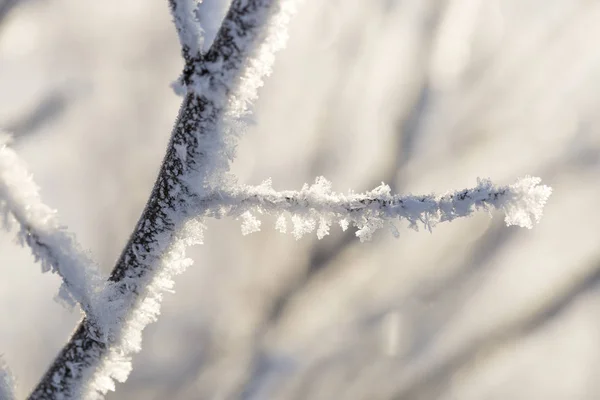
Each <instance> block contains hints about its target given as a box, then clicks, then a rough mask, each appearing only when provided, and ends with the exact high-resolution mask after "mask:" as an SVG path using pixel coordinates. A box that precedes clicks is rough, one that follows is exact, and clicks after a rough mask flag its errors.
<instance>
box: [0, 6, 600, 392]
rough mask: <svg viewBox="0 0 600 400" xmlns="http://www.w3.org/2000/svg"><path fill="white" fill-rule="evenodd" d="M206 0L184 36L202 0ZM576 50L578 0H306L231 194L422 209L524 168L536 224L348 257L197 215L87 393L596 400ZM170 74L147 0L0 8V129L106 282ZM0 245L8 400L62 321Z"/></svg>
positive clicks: (154, 157) (594, 179)
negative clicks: (153, 299) (126, 349)
mask: <svg viewBox="0 0 600 400" xmlns="http://www.w3.org/2000/svg"><path fill="white" fill-rule="evenodd" d="M206 1H207V8H206V9H207V10H210V13H208V14H206V15H205V16H203V18H204V19H205V23H207V24H208V25H207V29H209V30H210V24H215V25H217V24H218V23H219V20H218V18H219V9H220V7H219V2H220V1H221V0H212V1H209V0H206ZM598 37H600V3H599V2H596V1H589V0H403V1H400V0H326V1H323V0H306V2H305V4H304V6H302V8H301V9H300V12H299V13H298V15H297V17H296V19H295V20H294V21H293V24H292V26H291V29H290V41H289V46H288V48H287V49H286V50H285V51H284V52H283V53H281V54H280V56H279V58H278V60H277V62H276V64H275V72H274V75H273V76H272V77H271V78H270V79H268V80H267V82H266V85H265V87H264V88H263V89H262V91H261V93H260V95H261V98H260V100H259V102H258V104H257V106H256V112H255V120H256V124H255V125H254V126H253V127H252V129H251V130H250V132H249V133H248V134H247V135H246V136H244V138H243V139H242V141H241V143H240V146H239V152H238V158H237V160H236V161H235V163H234V167H233V168H234V171H235V172H236V173H237V174H238V176H239V178H240V181H242V182H245V183H252V184H258V183H260V182H261V181H263V180H264V179H266V178H268V177H272V178H273V185H274V187H275V188H277V189H298V188H300V186H301V185H302V184H303V183H305V182H309V183H311V182H312V181H313V179H314V177H315V176H317V175H324V176H325V177H327V178H328V179H330V180H332V181H333V183H334V189H335V190H337V191H346V190H348V189H350V188H353V189H355V190H357V191H358V190H365V189H371V188H373V187H375V186H377V185H378V184H379V183H380V182H381V181H385V182H386V183H388V184H390V185H391V186H392V188H393V190H394V191H396V192H401V193H415V194H421V193H423V194H425V193H430V192H433V191H435V192H444V191H446V190H450V189H460V188H464V187H472V186H474V185H475V183H476V178H477V177H490V178H492V179H493V180H494V182H496V183H499V184H508V183H512V182H513V181H514V180H515V179H516V178H518V177H521V176H523V175H526V174H531V175H535V176H540V177H542V179H543V182H544V183H545V184H549V185H551V186H553V188H554V194H553V196H552V197H551V198H550V202H549V203H548V205H547V206H546V209H545V216H544V218H543V219H542V222H541V224H540V225H538V226H536V227H535V228H534V229H533V230H531V231H528V230H525V229H519V228H514V227H513V228H506V227H505V226H504V224H503V221H502V218H501V217H499V216H498V218H494V219H490V218H489V216H488V215H486V214H485V213H484V214H481V215H477V216H476V217H473V218H470V219H464V220H457V221H455V222H453V223H451V224H442V225H440V226H439V227H438V228H436V229H435V230H434V231H433V233H432V234H430V233H428V232H419V233H417V232H414V231H412V230H409V229H402V230H401V232H400V235H401V236H400V238H399V239H394V238H393V236H392V235H391V234H389V233H387V232H380V233H378V234H377V235H376V237H375V238H374V240H373V241H372V242H369V243H364V244H361V243H359V241H358V240H357V239H356V238H354V237H353V234H352V232H350V233H346V234H344V233H341V232H339V230H338V229H332V231H333V234H332V235H331V236H328V237H326V238H325V239H324V240H322V241H317V240H316V238H314V239H313V238H308V237H305V238H304V239H301V240H300V241H298V242H297V241H295V240H294V238H293V237H292V236H291V235H281V234H279V233H277V232H276V231H275V229H273V227H272V225H271V224H270V223H264V224H263V231H262V232H259V233H256V234H253V235H251V236H246V237H244V236H242V235H241V233H240V229H239V222H237V221H231V220H222V221H210V222H209V230H208V231H207V233H206V235H205V236H206V238H205V244H204V245H203V246H201V247H199V248H197V249H194V250H193V251H192V254H191V255H192V257H193V258H194V259H195V260H196V263H195V264H194V266H193V267H191V268H190V269H189V270H188V271H187V272H186V273H185V274H184V275H183V276H180V277H178V278H177V283H176V290H177V293H176V294H173V295H167V296H166V299H165V303H164V305H163V313H162V316H161V318H160V320H159V322H158V323H155V324H152V325H150V326H149V327H148V328H147V329H146V330H145V332H144V343H143V344H144V347H143V351H142V352H141V353H140V354H139V355H137V356H136V357H135V358H134V372H133V373H132V375H131V377H130V379H129V380H128V381H127V382H126V383H125V384H122V385H119V386H118V388H117V392H116V393H113V394H111V395H110V396H108V398H109V399H112V400H117V399H156V400H162V399H172V400H176V399H284V400H287V399H290V400H292V399H298V400H300V399H324V400H325V399H332V398H339V399H369V400H371V399H395V400H409V399H410V400H415V399H419V400H421V399H423V400H425V399H445V400H450V399H461V400H468V399H528V400H529V399H551V400H553V399H569V400H572V399H594V398H600V383H598V380H597V376H598V374H600V291H599V290H598V289H599V288H600V240H599V239H600V211H598V205H597V203H598V198H600V185H599V183H600V157H599V155H600V153H599V151H600V131H599V129H600V112H599V110H600V50H599V48H598V41H597V38H598ZM181 64H182V63H181V59H180V56H179V49H178V44H177V35H176V33H175V29H174V27H173V26H172V24H171V21H170V16H169V12H168V8H167V1H166V0H128V1H118V0H104V1H77V0H20V1H14V0H0V128H3V129H4V130H7V131H9V132H12V133H13V134H14V136H15V142H16V144H15V146H16V149H17V151H18V152H19V153H20V155H21V156H22V157H24V158H25V159H26V161H27V162H28V163H29V165H30V168H31V170H32V171H33V173H34V177H35V179H36V180H37V182H38V184H39V185H40V186H41V188H42V195H43V197H44V199H45V201H46V202H47V203H48V204H50V205H51V206H53V207H55V208H56V209H57V210H58V211H59V215H60V218H61V219H62V221H64V222H65V223H66V224H68V226H69V227H70V228H71V229H72V230H73V231H74V232H75V233H76V234H77V235H78V238H79V239H80V241H81V242H82V244H83V245H84V246H86V247H88V248H89V249H90V250H91V251H92V252H93V253H94V254H95V255H96V258H97V260H98V261H99V262H100V263H101V264H102V267H103V269H105V270H106V271H109V270H110V268H111V267H112V265H113V262H114V261H115V260H116V258H117V257H118V255H119V252H120V250H121V247H122V246H123V245H124V243H125V241H126V239H127V237H128V235H129V233H130V231H131V230H132V228H133V226H134V224H135V222H136V220H137V218H138V216H139V214H140V212H141V210H142V207H143V205H144V203H145V200H146V198H147V196H148V194H149V189H150V188H151V186H152V183H153V180H154V178H155V176H156V174H157V171H158V167H159V164H160V161H161V159H162V156H163V152H164V149H165V146H166V143H167V140H168V137H169V134H170V129H171V126H172V123H173V121H174V120H175V116H176V113H177V109H178V107H179V104H180V99H179V98H177V97H176V96H175V95H174V94H173V93H172V91H171V89H170V88H169V83H170V82H171V81H173V80H174V79H175V78H176V77H177V76H178V74H179V72H180V69H181V66H182V65H181ZM265 222H267V221H265ZM271 222H272V221H271ZM13 237H14V235H13V234H8V233H5V232H2V233H0V269H1V270H0V274H1V275H0V276H1V279H0V353H3V354H4V358H5V360H6V361H7V362H8V363H9V365H10V366H11V368H12V370H13V372H14V373H15V375H17V377H18V379H19V393H20V395H21V396H24V395H26V394H27V393H28V392H29V390H30V389H31V388H32V386H33V385H34V384H35V383H36V381H37V379H38V378H39V377H40V376H41V374H42V373H43V372H44V370H45V368H46V367H47V365H48V364H49V363H50V361H51V360H52V358H53V357H54V356H55V354H56V353H57V351H58V349H59V348H60V347H61V346H62V344H63V343H64V342H65V340H66V339H67V337H68V335H69V334H70V332H71V331H72V330H73V328H74V327H75V325H76V321H77V319H78V315H77V312H74V313H69V312H68V311H66V310H64V309H63V308H62V307H61V306H60V305H58V304H57V303H55V302H53V301H52V298H53V296H54V294H55V293H56V290H57V288H58V285H59V280H58V279H57V278H56V277H55V276H51V275H41V274H40V272H39V269H40V267H39V266H38V265H35V264H34V263H33V261H32V259H31V257H30V255H29V254H28V251H27V250H23V249H21V248H20V247H18V246H16V245H15V244H14V242H13Z"/></svg>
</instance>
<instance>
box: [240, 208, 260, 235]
mask: <svg viewBox="0 0 600 400" xmlns="http://www.w3.org/2000/svg"><path fill="white" fill-rule="evenodd" d="M240 218H241V219H242V235H244V236H246V235H248V234H250V233H254V232H258V231H260V221H259V220H258V218H256V217H255V216H254V215H253V214H252V213H251V212H250V211H246V212H245V213H243V214H242V215H240Z"/></svg>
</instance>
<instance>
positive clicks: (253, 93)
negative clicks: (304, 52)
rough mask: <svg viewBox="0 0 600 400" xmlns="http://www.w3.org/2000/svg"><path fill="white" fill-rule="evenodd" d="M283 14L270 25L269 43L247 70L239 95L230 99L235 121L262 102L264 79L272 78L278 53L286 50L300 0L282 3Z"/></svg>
mask: <svg viewBox="0 0 600 400" xmlns="http://www.w3.org/2000/svg"><path fill="white" fill-rule="evenodd" d="M279 1H280V4H279V11H278V12H277V13H276V14H275V15H273V16H272V17H271V18H270V19H269V22H268V26H267V29H266V37H265V40H264V41H263V42H262V43H261V44H260V45H259V46H258V48H257V50H256V53H255V56H254V57H252V58H250V60H249V62H248V64H247V65H246V66H245V69H244V73H243V75H242V77H241V79H240V81H239V82H240V84H239V86H238V87H237V89H236V90H235V94H234V95H233V96H231V97H230V98H229V105H228V113H230V114H231V116H233V117H234V118H238V117H241V116H243V115H245V114H246V113H247V112H248V110H249V108H250V106H251V104H252V103H253V102H254V100H256V99H257V98H258V89H259V88H260V87H261V86H263V84H264V81H263V79H264V78H265V77H266V76H269V75H271V72H272V71H273V64H274V63H275V53H277V52H278V51H280V50H282V49H284V48H285V45H286V43H287V40H288V30H287V27H288V25H289V23H290V20H291V18H292V16H293V15H294V14H295V12H296V9H297V5H298V2H299V0H279Z"/></svg>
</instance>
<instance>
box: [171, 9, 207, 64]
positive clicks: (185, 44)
mask: <svg viewBox="0 0 600 400" xmlns="http://www.w3.org/2000/svg"><path fill="white" fill-rule="evenodd" d="M171 1H172V3H173V4H174V7H172V8H171V10H172V13H173V20H174V23H175V27H176V28H177V34H178V35H179V43H180V44H181V47H182V48H187V49H188V51H189V52H190V55H191V56H195V55H196V54H198V53H199V52H200V50H201V49H202V48H203V47H204V30H203V29H202V26H201V25H200V21H199V20H198V18H197V15H198V12H199V8H200V5H201V4H202V0H171Z"/></svg>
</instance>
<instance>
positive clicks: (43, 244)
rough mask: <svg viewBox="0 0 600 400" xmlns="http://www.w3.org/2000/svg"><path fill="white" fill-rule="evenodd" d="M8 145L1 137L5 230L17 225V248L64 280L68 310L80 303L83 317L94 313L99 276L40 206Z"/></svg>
mask: <svg viewBox="0 0 600 400" xmlns="http://www.w3.org/2000/svg"><path fill="white" fill-rule="evenodd" d="M8 142H9V136H8V135H5V134H2V133H0V213H1V214H3V216H4V222H5V226H6V227H7V228H10V225H11V221H16V222H17V224H18V226H19V232H18V236H17V238H18V240H19V242H20V244H21V245H27V246H28V247H29V248H30V249H31V252H32V254H33V256H34V258H35V260H36V261H39V262H40V263H41V265H42V271H43V272H47V271H52V272H54V273H57V274H58V275H59V276H60V277H61V278H62V279H63V284H62V286H61V289H60V291H59V296H58V297H59V299H60V300H62V301H63V302H65V303H66V304H68V305H70V306H73V305H75V303H79V304H80V305H81V307H82V309H83V310H84V311H86V313H93V312H92V304H93V298H94V296H95V295H96V294H97V293H98V292H99V290H100V289H101V287H102V285H103V279H102V277H101V275H100V272H99V270H98V268H97V267H96V265H95V264H94V262H93V261H92V260H91V259H90V257H89V256H88V255H87V254H86V253H84V252H83V251H82V250H81V247H80V246H79V244H78V243H77V241H76V239H75V237H74V236H73V235H72V234H71V233H69V232H68V231H67V230H66V227H64V226H62V225H60V223H59V221H58V219H57V218H56V212H55V211H54V210H52V209H51V208H49V207H48V206H47V205H45V204H44V203H43V202H42V200H41V199H40V195H39V190H38V187H37V185H36V184H35V183H34V182H33V180H32V178H31V175H30V174H29V172H28V171H27V168H26V166H25V164H24V162H23V161H22V160H21V159H20V158H19V157H18V155H17V154H16V153H15V152H14V151H13V150H12V149H11V148H10V147H8Z"/></svg>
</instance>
